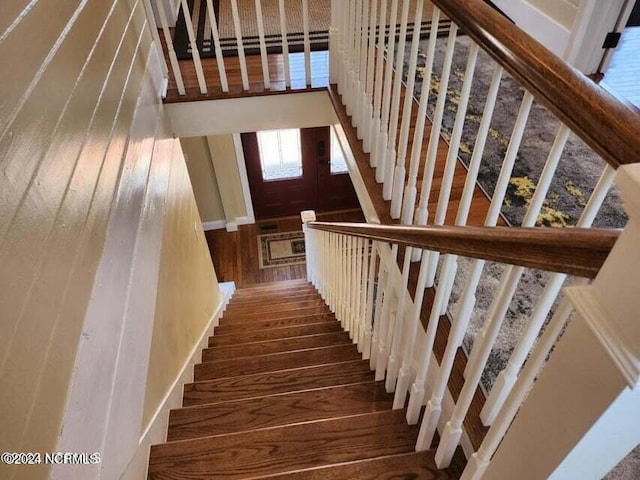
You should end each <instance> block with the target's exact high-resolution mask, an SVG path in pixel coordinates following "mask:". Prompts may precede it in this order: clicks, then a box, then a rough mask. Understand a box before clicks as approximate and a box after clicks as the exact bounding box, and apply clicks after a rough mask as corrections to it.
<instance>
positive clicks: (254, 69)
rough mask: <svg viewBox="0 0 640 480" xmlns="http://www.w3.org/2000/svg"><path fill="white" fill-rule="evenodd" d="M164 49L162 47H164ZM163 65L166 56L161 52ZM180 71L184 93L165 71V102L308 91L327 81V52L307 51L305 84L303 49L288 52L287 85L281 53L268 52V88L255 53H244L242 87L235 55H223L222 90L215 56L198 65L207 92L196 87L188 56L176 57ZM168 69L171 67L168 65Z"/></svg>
mask: <svg viewBox="0 0 640 480" xmlns="http://www.w3.org/2000/svg"><path fill="white" fill-rule="evenodd" d="M165 52H166V49H165ZM165 58H166V60H167V65H169V66H170V63H169V58H168V56H167V55H166V53H165ZM178 63H179V64H180V72H181V74H182V79H183V82H184V85H185V92H186V94H185V95H179V94H178V87H177V84H176V81H175V76H174V75H173V72H172V71H170V72H169V88H168V90H167V97H166V98H165V103H174V102H191V101H194V100H213V99H220V98H237V97H247V96H254V95H270V94H278V93H287V92H295V91H301V90H302V91H310V90H315V89H324V88H326V87H327V86H328V85H329V52H327V51H318V52H311V86H310V87H308V86H307V84H306V73H305V63H304V53H291V54H289V72H290V75H291V87H290V88H287V86H286V74H285V61H284V56H283V55H282V54H270V55H268V61H267V63H268V70H269V81H270V82H271V85H270V88H269V89H266V88H265V84H264V77H263V72H262V61H261V58H260V56H259V55H248V56H247V57H246V63H247V76H248V78H249V89H248V90H244V88H243V85H242V75H241V70H240V60H239V59H238V57H225V58H224V63H225V71H226V74H227V81H228V85H229V91H228V92H223V91H222V83H221V80H220V70H219V69H218V62H217V60H216V59H215V58H203V59H202V69H203V71H204V76H205V80H206V84H207V90H208V91H207V93H206V94H203V93H201V91H200V87H199V84H198V78H197V76H196V69H195V66H194V63H193V61H192V60H179V61H178ZM169 70H171V68H169Z"/></svg>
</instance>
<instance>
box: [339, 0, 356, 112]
mask: <svg viewBox="0 0 640 480" xmlns="http://www.w3.org/2000/svg"><path fill="white" fill-rule="evenodd" d="M345 4H347V5H348V11H347V15H346V17H345V23H346V36H345V45H344V50H345V59H344V71H345V73H344V92H343V93H342V103H344V104H345V106H346V107H347V115H353V95H352V94H353V59H352V57H353V53H354V52H353V41H354V40H353V37H354V35H355V29H356V0H348V1H347V2H345Z"/></svg>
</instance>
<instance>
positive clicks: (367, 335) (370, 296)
mask: <svg viewBox="0 0 640 480" xmlns="http://www.w3.org/2000/svg"><path fill="white" fill-rule="evenodd" d="M376 252H377V249H376V243H375V242H373V241H372V242H371V253H370V256H369V271H368V277H369V278H368V280H367V304H366V309H365V316H364V348H363V351H362V358H363V359H365V360H367V359H369V358H371V335H372V327H373V305H374V302H375V298H374V294H375V279H376V258H377V256H376Z"/></svg>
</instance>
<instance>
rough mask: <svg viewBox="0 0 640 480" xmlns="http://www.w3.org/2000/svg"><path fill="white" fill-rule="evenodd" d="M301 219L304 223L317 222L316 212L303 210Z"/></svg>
mask: <svg viewBox="0 0 640 480" xmlns="http://www.w3.org/2000/svg"><path fill="white" fill-rule="evenodd" d="M300 218H301V219H302V223H309V222H315V221H316V212H314V211H313V210H303V211H302V212H300Z"/></svg>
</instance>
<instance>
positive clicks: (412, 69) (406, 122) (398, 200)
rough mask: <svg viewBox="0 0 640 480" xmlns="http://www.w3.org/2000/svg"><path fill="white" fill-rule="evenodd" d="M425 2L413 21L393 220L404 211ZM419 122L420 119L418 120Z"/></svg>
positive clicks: (397, 163)
mask: <svg viewBox="0 0 640 480" xmlns="http://www.w3.org/2000/svg"><path fill="white" fill-rule="evenodd" d="M423 6H424V0H418V3H417V4H416V11H415V15H414V20H413V38H412V40H411V52H410V54H409V71H408V72H407V86H406V89H405V101H404V106H403V109H402V126H401V127H400V144H399V148H398V160H397V162H396V169H395V172H394V174H393V190H392V193H391V218H400V215H401V213H402V212H401V210H402V195H403V192H404V181H405V176H406V173H407V172H406V168H405V163H406V158H407V148H408V145H409V128H410V127H411V111H412V109H413V96H414V87H415V83H416V67H417V64H418V47H419V45H420V30H421V28H422V9H423ZM417 121H418V122H419V121H420V119H417Z"/></svg>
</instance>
